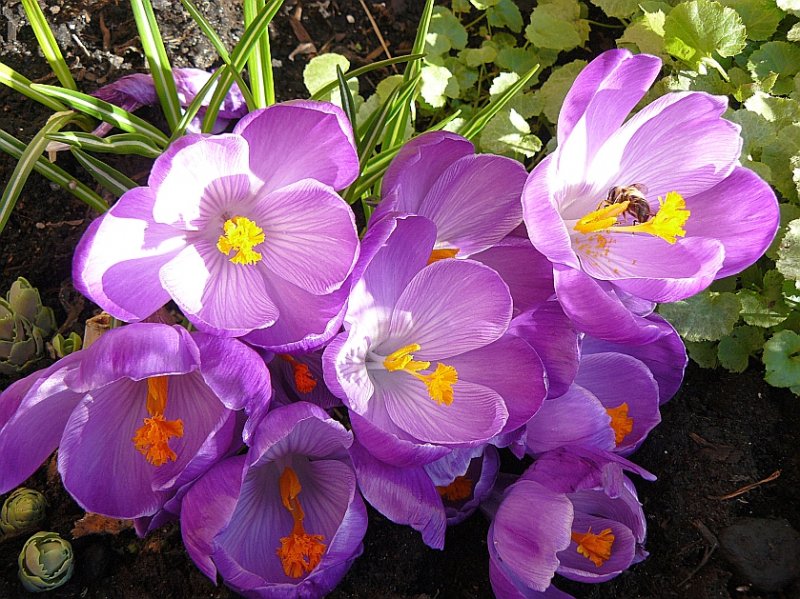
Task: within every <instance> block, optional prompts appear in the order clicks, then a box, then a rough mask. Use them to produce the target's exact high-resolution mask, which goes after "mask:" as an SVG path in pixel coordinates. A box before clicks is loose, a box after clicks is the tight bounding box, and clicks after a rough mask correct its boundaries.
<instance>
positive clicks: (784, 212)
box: [766, 204, 800, 260]
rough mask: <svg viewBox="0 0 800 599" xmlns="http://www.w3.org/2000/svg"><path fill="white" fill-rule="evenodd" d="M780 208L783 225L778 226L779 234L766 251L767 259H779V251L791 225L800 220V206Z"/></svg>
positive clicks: (782, 205)
mask: <svg viewBox="0 0 800 599" xmlns="http://www.w3.org/2000/svg"><path fill="white" fill-rule="evenodd" d="M778 208H779V209H780V211H781V223H780V225H778V234H777V235H775V239H773V240H772V243H771V244H770V246H769V249H767V251H766V255H767V258H770V259H772V260H777V259H778V249H779V248H780V247H781V242H783V238H784V236H785V235H786V233H788V232H789V223H790V222H792V221H793V220H795V219H800V206H798V205H796V204H779V205H778Z"/></svg>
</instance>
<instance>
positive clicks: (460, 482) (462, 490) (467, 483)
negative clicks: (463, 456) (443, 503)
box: [436, 476, 472, 501]
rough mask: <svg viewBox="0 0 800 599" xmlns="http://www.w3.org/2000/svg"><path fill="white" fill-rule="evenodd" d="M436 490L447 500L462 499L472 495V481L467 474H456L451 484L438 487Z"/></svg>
mask: <svg viewBox="0 0 800 599" xmlns="http://www.w3.org/2000/svg"><path fill="white" fill-rule="evenodd" d="M436 491H437V492H438V493H439V495H440V496H441V497H442V499H446V500H447V501H462V500H464V499H467V498H468V497H469V496H470V495H472V481H471V480H470V479H468V478H467V477H466V476H456V478H455V479H454V480H453V482H451V483H450V484H449V485H447V486H445V487H436Z"/></svg>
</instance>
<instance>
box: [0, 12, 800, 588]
mask: <svg viewBox="0 0 800 599" xmlns="http://www.w3.org/2000/svg"><path fill="white" fill-rule="evenodd" d="M153 4H154V5H155V7H156V10H157V13H158V16H159V23H160V26H161V27H162V33H163V35H164V37H165V39H166V41H167V46H168V51H169V52H170V54H171V56H172V57H173V59H174V65H176V66H195V67H200V68H209V67H212V66H216V65H215V64H214V63H213V59H214V53H213V50H212V48H211V47H210V45H209V44H208V43H207V42H205V41H204V40H203V39H202V36H201V35H200V34H199V32H198V30H197V28H196V27H195V26H194V25H193V23H192V22H191V20H190V19H189V17H188V16H186V15H185V13H183V11H182V10H181V8H180V4H179V2H178V1H177V0H175V1H173V0H154V1H153ZM421 4H422V3H421V2H420V1H418V0H391V1H388V0H387V1H386V2H374V1H372V0H368V3H367V6H368V8H369V12H370V13H371V14H372V16H373V17H374V19H375V20H376V22H377V25H378V27H379V28H380V30H381V32H382V35H383V37H384V39H385V41H386V43H387V44H388V46H389V49H390V51H391V52H392V53H393V54H401V53H403V52H407V51H408V50H409V48H410V45H411V40H413V37H414V33H415V28H416V22H417V18H418V16H419V11H420V6H421ZM526 4H527V3H526ZM198 5H199V6H200V8H201V9H202V10H203V11H204V12H205V14H206V15H207V17H208V18H209V19H210V21H211V22H212V24H213V25H214V26H215V28H216V29H217V31H218V32H219V33H220V36H221V37H222V39H223V41H224V42H225V43H226V44H227V45H228V46H229V47H232V45H233V44H234V43H235V41H236V40H237V39H238V37H239V36H240V35H241V34H242V26H241V22H242V20H241V14H240V10H239V3H237V2H233V1H231V0H226V1H220V2H213V1H210V0H209V1H202V2H198ZM298 9H302V14H301V15H299V19H296V22H295V26H294V27H292V23H291V21H292V19H291V18H290V17H291V15H296V12H295V11H296V10H298ZM0 12H2V14H3V16H4V19H3V22H4V23H6V27H5V28H2V29H0V35H2V36H3V43H2V44H0V48H2V49H1V50H0V56H2V58H1V60H2V61H3V62H4V63H6V64H8V65H9V66H11V67H12V68H14V69H16V70H18V71H19V72H21V73H23V74H25V75H26V76H27V77H29V78H30V79H32V80H35V81H38V82H46V83H53V82H54V81H55V80H54V77H53V76H52V75H51V74H50V71H49V68H48V67H47V63H46V61H45V60H44V59H43V58H42V57H41V55H40V54H39V52H38V50H37V46H36V42H35V40H34V39H33V34H32V32H31V30H30V28H29V27H27V26H25V25H24V23H25V20H24V18H23V17H22V16H21V15H23V11H22V8H21V4H20V3H19V2H17V1H16V0H5V1H4V3H3V8H2V9H0ZM45 13H46V14H47V16H48V18H49V19H50V22H51V23H52V25H53V27H54V29H55V31H56V35H57V37H58V39H59V42H60V44H61V47H62V48H63V49H64V51H65V56H66V58H67V62H68V63H69V64H70V65H71V67H72V70H73V72H74V73H75V74H76V79H78V81H79V85H80V86H81V89H84V90H92V89H95V88H96V87H97V86H99V85H101V84H103V83H105V82H108V81H111V80H113V79H114V78H117V77H119V76H121V75H123V74H127V73H129V72H134V71H142V70H143V58H142V54H141V51H140V50H139V48H138V43H139V42H138V38H137V34H136V28H135V24H134V22H133V19H132V17H131V15H130V12H129V9H128V7H127V3H118V2H115V1H112V0H66V1H64V0H47V2H46V6H45ZM297 22H299V23H300V24H301V25H302V27H297ZM270 30H271V34H272V44H273V57H274V58H275V59H276V60H277V61H279V65H280V66H277V65H276V69H275V74H276V79H277V81H278V82H279V84H278V95H279V98H280V99H290V98H293V97H302V96H304V95H305V89H304V87H303V85H302V69H303V67H304V66H305V64H306V62H307V60H308V59H309V57H310V55H309V54H304V53H302V50H303V48H306V49H307V48H309V46H302V45H301V44H307V43H309V42H311V43H313V44H314V46H315V48H316V50H317V51H328V50H331V51H336V52H339V53H342V54H345V55H347V56H348V57H349V58H350V60H351V62H352V63H353V64H355V65H361V64H365V63H366V62H368V61H369V60H375V59H380V58H383V57H384V54H383V49H382V48H381V45H380V43H379V41H378V39H377V36H376V34H375V32H374V31H373V28H372V25H371V24H370V21H369V19H368V18H367V15H366V12H365V9H364V7H363V6H362V5H361V4H360V2H359V1H358V0H322V1H315V2H312V1H310V0H305V1H304V2H303V3H302V4H299V3H297V2H292V1H291V0H287V2H286V6H285V8H284V9H283V10H282V11H281V13H280V15H279V16H278V17H277V18H276V19H275V22H274V24H273V26H272V27H271V29H270ZM600 49H602V48H600V47H598V48H596V49H595V50H596V51H599V50H600ZM298 50H300V51H299V52H298ZM290 55H291V56H292V58H290ZM375 82H377V79H376V80H375V81H370V78H369V77H367V78H365V79H363V80H362V89H364V88H367V89H369V86H370V85H371V84H374V83H375ZM144 114H145V116H146V117H148V116H149V117H154V116H157V115H155V114H153V113H150V114H148V113H146V112H145V113H144ZM46 116H47V113H46V111H45V110H43V109H41V108H40V107H39V106H38V105H36V104H35V103H33V102H30V101H27V100H25V99H24V98H22V97H21V96H19V95H17V94H15V93H13V92H11V91H9V90H7V89H5V88H3V89H0V126H2V128H3V129H5V130H6V131H9V132H11V133H13V134H14V135H16V136H17V137H19V138H21V139H23V140H27V139H30V137H31V136H32V135H33V133H35V131H36V130H38V128H39V127H41V125H42V124H43V123H44V120H45V119H46ZM58 163H59V165H60V166H62V167H63V168H65V169H66V170H68V171H69V172H72V173H80V171H81V169H80V168H79V167H78V166H77V165H76V164H74V162H73V161H72V160H71V159H70V158H69V156H67V155H64V154H62V155H60V156H59V158H58ZM14 164H15V163H14V161H13V160H12V159H10V158H9V157H7V156H5V155H1V156H0V183H2V184H3V185H5V182H7V181H8V178H9V176H10V175H11V172H12V170H13V168H14ZM117 167H118V168H120V169H122V170H124V171H125V172H126V173H127V174H129V176H132V177H134V178H137V180H139V181H140V182H142V181H144V179H145V178H146V173H147V168H148V165H147V163H146V161H138V160H128V159H126V160H125V161H124V162H123V163H121V164H117ZM79 176H80V175H79ZM86 182H87V183H88V184H90V185H92V183H91V181H88V180H87V181H86ZM95 216H96V214H94V213H92V212H91V211H90V210H88V209H87V208H86V207H85V206H84V205H83V204H81V203H80V202H78V201H77V200H75V199H74V198H72V197H71V196H69V195H67V194H66V193H64V192H62V191H61V190H60V189H58V188H57V187H55V186H52V185H50V184H49V183H48V182H47V181H46V180H44V179H43V178H42V177H40V176H38V175H33V176H32V177H31V179H30V180H29V182H28V183H27V185H26V187H25V190H24V192H23V194H22V196H21V197H20V200H19V202H18V204H17V207H16V209H15V210H14V212H13V214H12V216H11V219H10V221H9V223H8V225H7V227H6V229H5V231H3V233H2V235H1V236H0V248H2V249H1V250H0V290H3V291H4V290H6V289H7V288H8V287H9V286H10V284H11V283H12V282H13V281H14V280H15V279H16V278H17V277H18V276H25V277H26V278H28V279H29V280H30V281H31V283H33V284H34V285H35V286H37V287H38V288H39V290H40V291H41V294H42V297H43V300H44V303H45V304H46V305H49V306H51V307H53V308H54V309H55V311H56V318H57V320H58V322H59V324H60V325H63V326H62V327H61V328H62V331H64V332H68V331H70V330H75V331H77V332H79V333H82V330H81V326H80V325H79V323H81V322H83V319H85V318H86V317H87V316H90V315H91V314H92V313H93V311H94V306H92V305H91V304H89V303H88V302H86V303H85V304H83V303H82V301H81V300H80V298H79V297H78V296H77V294H76V293H75V292H74V290H73V289H72V285H71V281H70V263H71V256H72V251H73V249H74V247H75V244H76V243H77V240H78V239H79V237H80V235H81V233H82V232H83V230H84V229H85V228H86V226H87V225H88V223H89V222H91V220H92V219H93V218H94V217H95ZM762 377H763V372H762V371H760V369H759V366H758V365H757V364H753V365H752V367H751V369H750V370H748V371H747V372H745V373H744V374H741V375H732V374H728V373H726V372H723V371H706V370H700V369H699V368H696V367H694V366H690V367H689V369H688V371H687V374H686V380H685V383H684V386H683V388H682V390H681V391H680V393H679V394H678V396H677V397H676V398H675V399H673V400H672V401H671V402H670V403H669V404H667V405H666V406H664V408H663V411H662V413H663V422H662V424H661V425H660V426H659V427H657V428H656V430H655V431H654V432H653V433H651V435H650V438H649V439H648V440H647V442H646V443H645V444H644V446H643V447H642V448H641V449H640V451H639V452H638V453H637V454H636V456H635V457H634V459H635V461H636V462H637V463H639V464H641V465H642V466H644V467H645V468H647V469H649V470H651V471H652V472H654V473H656V474H657V475H658V476H659V480H658V481H657V482H655V483H646V482H644V481H641V480H639V481H637V487H638V489H639V494H640V499H641V501H642V503H643V504H644V508H645V512H646V513H647V516H648V525H649V539H648V543H647V549H648V550H649V551H650V557H649V559H647V560H646V561H644V562H643V563H641V564H639V565H637V566H634V567H633V568H632V569H631V570H630V571H628V572H626V573H624V574H623V575H621V576H619V577H618V578H617V579H615V580H613V581H611V582H608V583H605V584H602V585H594V586H591V585H580V584H575V583H569V582H568V581H563V580H559V581H557V584H558V585H559V586H560V587H561V588H562V589H563V590H566V591H568V592H570V593H572V594H574V595H575V596H576V597H579V598H592V599H600V598H615V599H633V598H654V599H655V598H685V599H714V598H720V599H727V598H737V599H745V598H749V599H757V598H760V599H794V598H798V597H800V582H798V581H797V580H795V581H794V582H792V583H789V584H788V586H784V587H783V588H782V590H779V591H775V592H772V593H767V592H763V591H759V590H758V589H757V588H755V587H754V586H752V584H751V580H750V579H748V578H747V577H745V576H744V575H742V574H741V573H740V572H739V571H738V570H737V569H736V568H735V567H734V566H733V565H732V563H731V561H729V559H728V558H727V557H726V553H725V552H723V551H722V550H721V549H719V548H718V547H717V543H718V539H719V538H720V535H721V532H722V531H723V530H724V529H725V528H726V527H728V526H730V525H732V524H734V523H740V522H743V521H745V520H744V519H746V518H754V517H755V518H767V519H781V520H785V521H787V522H788V524H789V525H791V526H792V527H794V529H798V530H800V501H798V500H797V489H798V488H800V453H799V452H798V448H797V447H798V434H797V430H798V427H800V402H798V399H797V398H796V397H794V396H792V395H791V394H790V393H788V392H786V391H783V390H778V389H774V388H772V387H769V386H768V385H766V383H764V381H763V378H762ZM9 382H10V379H0V388H5V386H6V385H7V384H8V383H9ZM0 459H2V457H0ZM52 470H53V469H52V468H50V471H51V472H52ZM776 471H779V472H780V474H779V476H778V477H777V478H775V479H774V480H772V481H771V482H766V483H763V484H760V485H757V486H755V487H754V488H753V489H752V490H749V491H747V492H745V493H743V494H742V495H739V496H737V497H735V498H731V499H724V498H722V497H724V496H726V495H727V494H730V493H731V492H733V491H736V490H737V489H740V488H742V487H744V486H745V485H747V484H749V483H755V482H757V481H760V480H762V479H764V478H766V477H768V476H769V475H770V474H772V473H774V472H776ZM26 484H27V485H28V486H30V487H33V488H36V489H38V490H40V491H42V492H43V493H44V494H45V496H46V497H47V500H48V503H49V506H50V507H49V511H48V517H47V521H46V523H45V527H44V528H45V529H46V530H54V531H57V532H59V533H60V534H62V535H63V536H64V537H65V538H71V535H70V531H71V530H72V528H73V526H74V523H75V521H76V520H78V519H79V518H81V517H82V516H83V511H82V510H81V509H80V508H79V507H78V506H77V505H76V504H75V503H74V502H73V501H72V500H71V499H70V498H69V496H68V495H67V494H66V493H65V492H64V490H63V488H62V487H61V486H60V484H58V481H57V479H55V478H54V477H53V476H52V475H50V476H48V466H47V465H46V466H44V467H43V468H42V469H41V470H40V471H39V472H38V473H37V474H36V475H35V476H34V477H32V479H31V480H29V481H28V482H27V483H26ZM487 529H488V524H487V523H486V521H485V520H484V519H483V517H482V516H481V515H480V514H476V515H475V516H473V517H472V518H470V519H469V520H467V521H466V522H465V523H463V524H461V525H459V526H457V527H454V528H452V529H451V530H449V531H448V534H447V541H446V548H445V550H444V551H441V552H440V551H434V550H431V549H429V548H427V547H426V546H425V545H424V544H423V543H422V541H421V539H420V536H419V534H418V533H416V532H414V531H413V530H411V529H410V528H407V527H401V526H397V525H394V524H392V523H391V522H388V521H387V520H386V519H385V518H383V517H382V516H380V515H379V514H377V513H376V512H374V511H372V510H371V511H370V522H369V529H368V532H367V537H366V539H365V542H364V555H363V556H362V557H361V558H359V559H358V560H357V561H356V563H355V565H354V566H353V568H352V570H351V571H350V573H349V574H348V575H347V577H346V578H345V579H344V580H343V582H342V583H341V584H340V585H339V587H338V588H337V589H336V590H335V591H334V592H333V593H332V594H331V595H330V596H331V597H333V598H336V599H349V598H387V599H434V598H465V599H466V598H484V597H491V596H492V593H491V587H490V585H489V576H488V556H487V551H486V532H487ZM23 540H24V539H22V538H16V539H11V540H7V541H6V542H4V543H2V544H0V598H9V599H12V598H16V597H27V596H29V595H28V594H27V593H25V592H24V591H23V590H22V588H21V586H20V584H19V582H18V581H17V577H16V570H17V565H16V559H17V555H18V553H19V550H20V548H21V546H22V543H23ZM74 549H75V552H76V561H77V568H76V572H75V575H74V577H73V578H72V580H71V581H70V582H69V583H67V584H66V585H65V586H63V587H62V588H60V589H57V590H55V591H52V592H51V593H50V596H51V597H59V598H64V599H66V598H77V597H81V598H88V599H100V598H108V599H112V598H114V599H116V598H120V599H121V598H125V599H133V598H136V599H140V598H141V599H147V598H151V597H152V598H156V597H157V598H159V599H169V598H174V599H180V598H200V597H208V598H212V597H213V598H218V599H222V598H229V597H235V595H234V594H233V593H232V592H230V591H229V590H228V589H227V588H226V587H224V586H214V585H213V584H212V583H211V582H210V581H209V580H208V579H206V578H205V577H204V576H203V575H202V574H200V572H199V571H198V570H197V569H196V568H195V567H194V566H193V564H192V563H191V561H190V560H189V559H188V557H187V556H186V553H185V552H184V550H183V546H182V544H181V538H180V531H179V529H178V527H177V526H176V525H168V526H166V527H164V528H163V529H160V530H159V531H157V532H156V533H154V534H153V535H151V536H149V537H148V538H146V539H139V538H137V537H136V536H135V535H134V534H133V532H132V531H131V530H125V531H123V532H121V533H119V534H117V535H96V534H95V535H88V536H84V537H81V538H79V539H75V540H74ZM789 549H791V548H786V547H778V548H776V551H777V553H778V554H780V553H781V552H782V551H783V550H789ZM795 549H796V548H795ZM762 557H763V556H762ZM773 561H774V560H773ZM762 586H763V584H762Z"/></svg>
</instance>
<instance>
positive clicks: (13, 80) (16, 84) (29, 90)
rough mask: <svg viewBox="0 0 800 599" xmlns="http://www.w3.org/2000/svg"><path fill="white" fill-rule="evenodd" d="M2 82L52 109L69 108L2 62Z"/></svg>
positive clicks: (0, 81) (0, 71)
mask: <svg viewBox="0 0 800 599" xmlns="http://www.w3.org/2000/svg"><path fill="white" fill-rule="evenodd" d="M0 83H2V84H4V85H7V86H8V87H10V88H11V89H13V90H14V91H16V92H19V93H21V94H22V95H24V96H26V97H28V98H30V99H31V100H35V101H36V102H39V104H43V105H44V106H46V107H47V108H49V109H51V110H54V111H56V112H60V111H62V110H67V107H66V106H64V105H63V104H62V103H61V102H59V101H58V100H54V99H53V98H51V97H50V96H47V95H45V94H43V93H41V92H38V91H36V90H35V89H34V88H33V87H31V85H32V83H31V81H30V80H29V79H28V78H27V77H25V76H24V75H21V74H19V73H17V72H16V71H15V70H14V69H12V68H11V67H9V66H7V65H5V64H3V63H1V62H0Z"/></svg>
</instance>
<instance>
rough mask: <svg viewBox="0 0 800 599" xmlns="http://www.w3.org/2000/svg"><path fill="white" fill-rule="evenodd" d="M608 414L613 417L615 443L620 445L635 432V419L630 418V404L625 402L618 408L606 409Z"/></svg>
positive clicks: (612, 426) (612, 425)
mask: <svg viewBox="0 0 800 599" xmlns="http://www.w3.org/2000/svg"><path fill="white" fill-rule="evenodd" d="M606 412H608V415H609V416H611V428H612V429H614V443H616V444H617V445H619V444H620V443H622V440H623V439H624V438H625V437H627V436H628V435H630V434H631V433H632V432H633V418H628V404H627V403H625V402H623V403H621V404H620V405H618V406H617V407H616V408H606Z"/></svg>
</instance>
